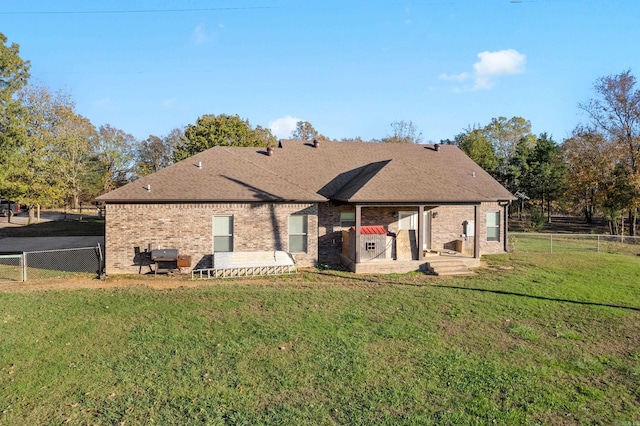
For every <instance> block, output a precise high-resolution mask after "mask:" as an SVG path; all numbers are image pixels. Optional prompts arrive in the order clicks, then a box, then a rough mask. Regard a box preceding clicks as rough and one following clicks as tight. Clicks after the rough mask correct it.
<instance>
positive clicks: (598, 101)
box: [443, 70, 640, 235]
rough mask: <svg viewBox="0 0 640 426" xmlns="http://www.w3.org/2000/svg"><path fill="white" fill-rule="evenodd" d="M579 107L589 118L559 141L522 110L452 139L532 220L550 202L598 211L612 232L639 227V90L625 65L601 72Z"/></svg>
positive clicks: (589, 216) (587, 213) (587, 214)
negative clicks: (538, 129)
mask: <svg viewBox="0 0 640 426" xmlns="http://www.w3.org/2000/svg"><path fill="white" fill-rule="evenodd" d="M578 107H579V108H580V109H581V110H582V111H584V112H585V113H586V116H587V122H586V123H582V124H579V125H577V126H576V127H575V128H574V130H573V132H572V134H571V136H570V137H568V138H565V139H564V140H563V141H562V142H561V143H556V142H555V141H554V140H553V139H552V138H551V137H550V136H549V135H548V134H546V133H542V134H540V135H538V136H536V135H533V134H532V133H531V123H530V122H529V121H527V120H525V119H524V118H521V117H513V118H511V119H507V118H505V117H499V118H494V119H493V120H492V121H491V123H489V124H488V125H486V126H484V127H480V126H475V127H472V128H468V129H466V130H465V131H464V132H463V133H461V134H459V135H457V136H456V137H455V138H454V139H453V140H447V141H443V143H452V144H456V145H458V146H459V147H460V148H461V149H462V150H463V151H464V152H466V153H467V155H469V156H470V157H471V158H472V159H473V160H475V161H476V162H477V163H478V164H479V165H480V166H482V167H483V168H484V169H485V170H486V171H487V172H489V173H490V174H491V175H492V176H493V177H494V178H496V179H497V180H498V181H499V182H500V183H502V184H503V185H504V186H505V187H506V188H507V189H509V190H510V191H511V192H512V194H514V195H516V196H517V197H518V201H517V202H516V203H515V205H514V206H513V208H512V209H511V212H512V214H513V213H516V214H520V215H521V214H522V210H523V207H524V206H528V207H529V209H528V210H529V212H530V213H531V217H532V218H533V220H534V222H536V226H540V224H541V222H540V219H541V218H542V217H543V214H545V213H546V217H547V221H551V212H552V208H559V209H562V210H564V211H568V212H572V213H577V214H581V215H583V216H584V218H585V221H586V222H587V223H592V222H593V219H594V216H596V215H602V216H603V217H604V218H605V219H606V220H607V223H608V225H609V230H610V233H611V234H623V233H627V234H630V235H636V231H637V229H636V228H637V219H638V209H639V208H640V90H639V89H637V88H636V78H635V77H634V76H633V74H631V71H629V70H627V71H624V72H621V73H619V74H614V75H610V76H605V77H601V78H599V79H597V80H596V82H595V84H594V97H593V98H592V99H590V100H588V101H586V102H584V103H580V104H579V105H578Z"/></svg>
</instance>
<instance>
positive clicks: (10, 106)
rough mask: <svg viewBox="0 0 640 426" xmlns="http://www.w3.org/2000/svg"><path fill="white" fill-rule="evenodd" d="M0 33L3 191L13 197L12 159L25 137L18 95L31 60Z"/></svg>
mask: <svg viewBox="0 0 640 426" xmlns="http://www.w3.org/2000/svg"><path fill="white" fill-rule="evenodd" d="M6 43H7V38H6V37H5V35H4V34H2V33H0V194H2V195H3V196H7V197H12V196H13V194H11V193H10V192H9V191H10V187H11V186H12V185H10V183H11V181H10V179H9V177H8V174H13V173H11V171H10V170H9V167H10V164H9V158H10V157H11V156H12V155H14V154H16V150H17V149H18V148H19V146H20V144H21V143H22V141H23V138H24V136H25V126H26V124H25V119H26V115H25V111H24V109H23V108H22V105H21V103H20V101H19V99H17V98H16V94H17V92H18V91H19V90H21V89H22V88H23V87H24V86H26V84H27V81H28V79H29V67H30V64H29V61H25V60H23V59H22V58H21V57H20V47H19V46H18V45H17V44H15V43H12V44H11V45H7V44H6Z"/></svg>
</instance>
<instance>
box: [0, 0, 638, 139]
mask: <svg viewBox="0 0 640 426" xmlns="http://www.w3.org/2000/svg"><path fill="white" fill-rule="evenodd" d="M3 3H4V4H2V5H1V6H0V32H2V33H4V34H5V35H6V36H7V37H8V39H9V42H10V43H11V42H15V43H18V44H19V45H20V48H21V56H22V57H23V58H24V59H28V60H30V61H31V74H32V81H34V82H38V83H41V84H45V85H47V86H48V87H50V88H52V89H62V90H64V91H66V92H68V93H70V94H71V95H72V97H73V99H74V100H75V102H76V107H77V108H76V109H77V112H78V113H79V114H81V115H83V116H85V117H87V118H89V119H90V120H91V121H92V123H93V124H94V125H96V126H99V125H102V124H110V125H111V126H114V127H117V128H120V129H122V130H124V131H127V132H129V133H132V134H133V135H134V136H136V137H137V138H140V139H143V138H146V137H147V136H149V135H151V134H153V135H158V136H162V135H165V134H167V133H168V132H169V131H170V130H171V129H173V128H176V127H184V126H185V125H187V124H191V123H195V121H196V119H197V118H198V117H199V116H202V115H204V114H222V113H225V114H238V115H240V116H241V117H243V118H246V119H248V120H249V121H250V123H251V124H252V125H254V126H255V125H262V126H264V127H271V128H272V130H274V133H275V134H276V135H277V136H279V137H287V136H288V135H289V133H290V130H291V128H290V126H291V125H292V124H293V123H295V121H297V120H298V119H300V120H306V121H309V122H311V123H312V124H313V126H314V127H315V128H316V129H317V130H318V131H319V132H321V133H323V134H324V135H326V136H328V137H331V138H337V139H341V138H345V137H356V136H360V137H362V138H363V139H370V138H382V137H384V136H387V135H388V134H389V133H390V132H391V126H390V123H391V122H393V121H397V120H407V121H408V120H411V121H412V122H413V123H414V124H415V125H416V126H417V127H418V128H419V130H420V131H422V134H423V138H424V140H425V142H429V141H436V142H437V141H439V140H441V139H446V138H453V137H454V136H455V135H456V134H458V133H460V132H462V131H463V130H464V129H465V128H467V127H468V126H470V125H471V126H472V125H475V124H477V125H481V126H484V125H486V124H488V123H489V122H490V120H491V118H492V117H499V116H504V117H508V118H510V117H513V116H521V117H524V118H525V119H527V120H530V121H531V123H532V130H533V132H534V133H536V134H539V133H542V132H548V133H550V134H551V135H552V136H553V138H554V140H556V141H557V142H561V141H562V140H563V139H564V138H565V137H567V136H568V135H569V134H570V133H571V130H572V129H573V128H574V127H575V126H576V125H577V124H578V123H580V122H584V121H585V120H586V117H585V116H584V115H583V114H581V112H580V110H579V109H578V103H579V102H585V101H587V100H588V99H589V98H591V97H593V96H594V92H593V83H594V82H595V80H596V79H597V78H599V77H602V76H605V75H611V74H618V73H620V72H622V71H625V70H627V69H631V71H632V73H633V74H634V75H636V76H638V77H640V43H638V41H639V40H640V25H639V24H640V2H638V1H636V0H602V1H592V0H520V1H517V0H448V1H447V0H442V1H440V0H424V1H402V0H396V1H392V0H389V1H347V0H345V1H333V0H323V1H295V0H236V1H224V0H221V1H204V0H183V1H170V0H156V1H141V0H130V1H127V2H125V1H109V0H103V1H93V0H84V1H55V2H53V1H39V0H31V1H29V2H17V1H14V2H3Z"/></svg>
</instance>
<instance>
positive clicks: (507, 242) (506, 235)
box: [504, 204, 509, 252]
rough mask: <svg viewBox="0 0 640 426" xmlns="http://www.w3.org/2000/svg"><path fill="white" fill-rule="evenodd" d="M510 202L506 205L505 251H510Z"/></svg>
mask: <svg viewBox="0 0 640 426" xmlns="http://www.w3.org/2000/svg"><path fill="white" fill-rule="evenodd" d="M508 209H509V204H505V206H504V251H505V252H507V251H509V241H508V237H509V211H508Z"/></svg>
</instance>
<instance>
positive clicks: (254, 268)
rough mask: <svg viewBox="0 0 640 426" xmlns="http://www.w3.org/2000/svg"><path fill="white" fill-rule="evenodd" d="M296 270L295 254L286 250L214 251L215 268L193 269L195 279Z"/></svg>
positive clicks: (278, 273)
mask: <svg viewBox="0 0 640 426" xmlns="http://www.w3.org/2000/svg"><path fill="white" fill-rule="evenodd" d="M294 272H296V264H295V259H294V258H293V255H291V254H290V253H287V252H285V251H254V252H228V253H214V255H213V268H207V269H196V270H193V271H191V278H193V279H210V278H236V277H255V276H262V275H282V274H291V273H294Z"/></svg>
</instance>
